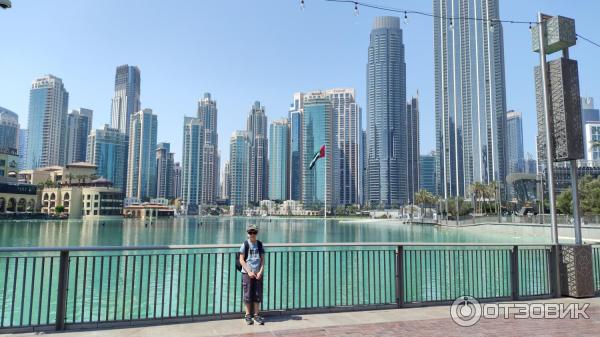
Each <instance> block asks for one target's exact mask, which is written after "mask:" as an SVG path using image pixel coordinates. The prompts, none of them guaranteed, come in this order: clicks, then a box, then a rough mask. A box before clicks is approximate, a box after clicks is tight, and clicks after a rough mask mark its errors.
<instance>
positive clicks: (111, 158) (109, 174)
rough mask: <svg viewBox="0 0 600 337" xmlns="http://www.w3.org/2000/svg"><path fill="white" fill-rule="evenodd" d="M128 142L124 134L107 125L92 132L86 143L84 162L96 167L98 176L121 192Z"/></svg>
mask: <svg viewBox="0 0 600 337" xmlns="http://www.w3.org/2000/svg"><path fill="white" fill-rule="evenodd" d="M128 142H129V140H128V138H127V135H126V134H125V133H123V132H120V131H119V130H118V129H112V128H110V127H109V126H108V124H105V125H104V128H103V129H96V130H92V132H90V134H89V136H88V141H87V151H86V160H85V161H86V162H88V163H91V164H94V165H96V166H97V173H98V175H99V176H101V177H104V178H106V179H108V180H110V181H112V183H113V186H114V187H115V188H118V189H121V191H125V177H126V169H127V147H128Z"/></svg>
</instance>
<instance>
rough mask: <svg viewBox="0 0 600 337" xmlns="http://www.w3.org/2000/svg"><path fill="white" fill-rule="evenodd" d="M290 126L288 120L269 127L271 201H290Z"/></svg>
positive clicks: (273, 123) (279, 121)
mask: <svg viewBox="0 0 600 337" xmlns="http://www.w3.org/2000/svg"><path fill="white" fill-rule="evenodd" d="M289 147H290V126H289V123H288V120H287V119H280V120H276V121H273V122H272V123H271V125H270V126H269V199H271V200H281V201H283V200H287V199H288V195H289V192H288V187H289V184H288V175H289V154H290V150H289Z"/></svg>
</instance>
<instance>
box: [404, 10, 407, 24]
mask: <svg viewBox="0 0 600 337" xmlns="http://www.w3.org/2000/svg"><path fill="white" fill-rule="evenodd" d="M404 24H405V25H408V16H407V15H406V11H404Z"/></svg>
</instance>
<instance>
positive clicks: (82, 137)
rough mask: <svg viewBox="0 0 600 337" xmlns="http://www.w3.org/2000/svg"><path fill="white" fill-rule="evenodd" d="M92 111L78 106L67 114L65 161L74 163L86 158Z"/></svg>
mask: <svg viewBox="0 0 600 337" xmlns="http://www.w3.org/2000/svg"><path fill="white" fill-rule="evenodd" d="M93 115H94V112H93V111H92V110H90V109H84V108H80V109H79V110H73V111H71V113H69V114H68V115H67V127H66V130H65V135H64V137H66V138H67V147H66V149H65V151H66V156H67V158H66V163H68V164H70V163H76V162H82V161H85V160H86V153H87V140H88V135H89V134H90V132H91V131H92V119H93Z"/></svg>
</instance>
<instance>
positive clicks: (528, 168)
mask: <svg viewBox="0 0 600 337" xmlns="http://www.w3.org/2000/svg"><path fill="white" fill-rule="evenodd" d="M525 173H529V174H537V160H535V158H534V157H533V155H532V154H531V153H527V155H526V156H525Z"/></svg>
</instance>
